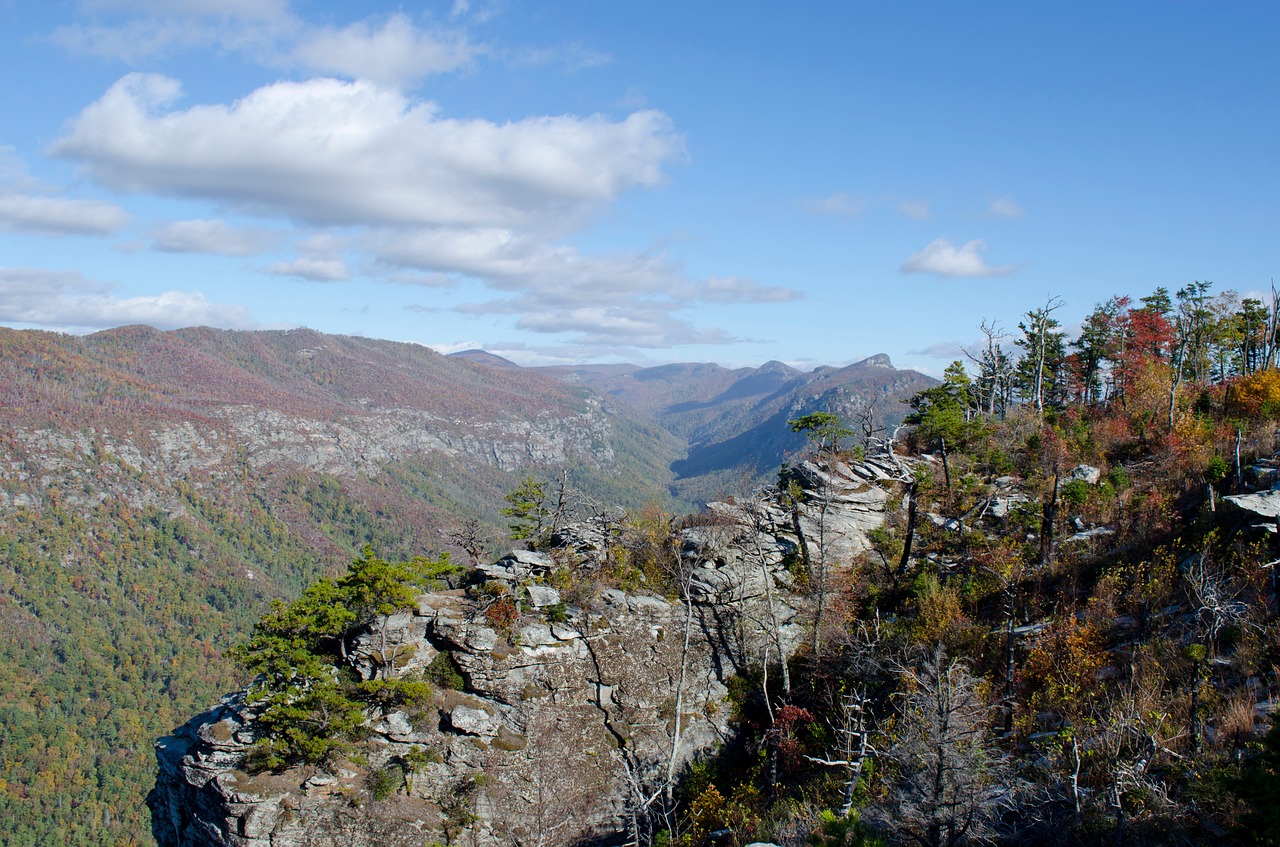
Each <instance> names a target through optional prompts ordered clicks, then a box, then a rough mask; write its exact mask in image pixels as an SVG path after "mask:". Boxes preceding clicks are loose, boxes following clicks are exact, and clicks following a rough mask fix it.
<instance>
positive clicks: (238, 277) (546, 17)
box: [0, 0, 1280, 373]
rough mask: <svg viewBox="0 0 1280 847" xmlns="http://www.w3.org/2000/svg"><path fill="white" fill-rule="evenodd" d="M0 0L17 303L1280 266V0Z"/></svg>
mask: <svg viewBox="0 0 1280 847" xmlns="http://www.w3.org/2000/svg"><path fill="white" fill-rule="evenodd" d="M1219 9H1221V10H1225V11H1219V10H1214V9H1212V8H1210V4H1195V3H1190V2H1169V3H1160V4H1154V3H1149V4H1148V3H1130V4H1116V3H1091V2H1081V3H1073V4H1040V3H1014V2H1008V3H980V2H979V3H965V4H958V3H894V4H888V3H880V4H872V3H834V2H828V3H809V4H790V5H786V6H784V5H783V4H777V3H760V2H741V0H740V2H732V3H731V2H703V3H674V2H665V1H663V0H651V2H647V3H643V4H621V3H600V2H588V1H587V0H581V1H580V2H570V0H548V2H532V1H531V0H530V2H514V0H508V1H507V2H502V0H499V1H498V2H488V1H487V0H470V2H466V0H444V1H443V2H438V3H420V4H389V3H379V2H363V3H349V2H348V3H338V2H305V0H296V1H295V0H67V2H57V0H50V1H49V2H34V0H0V72H3V74H4V79H5V82H6V86H5V90H6V94H5V98H4V100H3V102H2V105H0V323H2V324H5V325H8V326H15V327H33V328H43V329H52V330H58V331H67V332H89V331H94V330H97V329H101V328H105V327H109V326H115V325H120V324H128V323H150V324H153V325H156V326H160V327H163V328H169V327H176V326H184V325H191V324H209V325H214V326H222V327H230V328H241V329H252V328H279V327H292V326H309V327H312V328H315V329H318V330H322V331H324V332H336V333H349V334H358V335H367V336H371V337H378V338H389V339H393V340H398V341H412V342H418V343H423V344H429V345H431V346H433V347H436V348H437V349H440V350H442V351H446V352H447V351H452V350H456V349H463V348H466V347H484V348H486V349H489V350H492V351H494V352H497V353H500V354H502V355H505V356H508V357H510V358H512V359H514V360H516V361H518V362H521V363H524V364H543V363H558V362H565V361H634V362H637V363H659V362H666V361H716V362H720V363H723V364H728V365H740V364H759V363H762V362H764V361H766V360H769V359H780V360H782V361H786V362H789V363H791V364H795V365H797V366H800V367H811V366H813V365H817V364H842V363H846V362H850V361H854V360H857V359H860V358H863V357H865V356H868V355H871V354H874V353H879V352H886V353H888V354H889V355H890V356H891V357H892V358H893V360H894V362H895V363H896V364H898V365H899V366H900V367H901V366H912V367H917V368H920V369H922V370H926V371H929V372H932V373H939V372H940V371H941V370H942V368H944V367H945V366H946V364H947V363H948V362H949V361H950V360H951V359H952V358H955V357H956V355H957V352H958V347H959V345H962V344H969V343H972V342H974V341H975V340H976V339H977V338H978V337H979V333H978V329H977V327H978V325H979V323H980V322H982V321H983V320H984V319H985V320H995V321H998V322H1000V323H1001V324H1002V325H1003V326H1004V327H1005V328H1008V329H1010V330H1016V324H1017V322H1018V319H1019V316H1020V315H1021V314H1022V313H1023V312H1025V311H1026V310H1028V309H1031V308H1034V307H1036V306H1038V305H1041V304H1043V303H1044V302H1045V301H1046V299H1047V298H1048V297H1049V296H1050V295H1056V296H1059V297H1061V298H1062V299H1063V300H1064V301H1065V303H1066V307H1065V308H1064V309H1063V310H1062V312H1061V313H1060V315H1061V317H1062V318H1063V320H1064V323H1067V324H1070V323H1072V322H1074V321H1077V320H1079V318H1080V317H1082V316H1083V315H1084V314H1085V313H1086V312H1087V311H1088V310H1089V309H1090V308H1091V307H1092V305H1093V304H1094V303H1096V302H1099V301H1101V300H1105V299H1107V298H1108V297H1110V296H1111V295H1112V294H1116V293H1128V294H1132V295H1134V296H1142V295H1144V294H1147V293H1149V292H1151V291H1152V290H1154V289H1155V288H1156V287H1157V286H1162V285H1163V286H1166V287H1168V288H1170V289H1176V288H1178V287H1180V286H1182V285H1185V284H1186V283H1188V282H1191V281H1192V280H1197V279H1200V280H1211V281H1213V282H1214V284H1215V290H1218V291H1221V290H1225V289H1234V290H1236V291H1239V292H1241V293H1249V292H1259V291H1263V290H1267V289H1269V287H1270V284H1271V279H1272V277H1273V276H1274V275H1275V274H1276V272H1277V270H1280V237H1278V236H1280V232H1278V231H1277V230H1278V229H1280V169H1278V165H1277V162H1278V157H1277V155H1276V150H1277V145H1278V144H1280V115H1278V111H1280V71H1277V69H1276V67H1275V60H1274V46H1275V43H1276V41H1277V36H1280V7H1277V6H1276V5H1275V4H1269V3H1266V4H1264V3H1252V4H1251V3H1238V4H1231V5H1226V6H1221V7H1219Z"/></svg>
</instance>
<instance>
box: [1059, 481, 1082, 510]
mask: <svg viewBox="0 0 1280 847" xmlns="http://www.w3.org/2000/svg"><path fill="white" fill-rule="evenodd" d="M1088 499H1089V483H1087V482H1085V481H1084V480H1083V479H1073V480H1071V481H1070V482H1068V483H1067V484H1066V485H1064V486H1062V501H1063V502H1064V503H1069V504H1071V505H1072V506H1076V507H1077V508H1078V507H1080V506H1083V505H1084V504H1085V502H1086V501H1087V500H1088Z"/></svg>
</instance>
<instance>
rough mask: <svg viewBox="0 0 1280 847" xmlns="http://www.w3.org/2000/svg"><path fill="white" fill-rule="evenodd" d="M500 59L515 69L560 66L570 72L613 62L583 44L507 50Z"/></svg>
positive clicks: (609, 56) (606, 55)
mask: <svg viewBox="0 0 1280 847" xmlns="http://www.w3.org/2000/svg"><path fill="white" fill-rule="evenodd" d="M502 58H503V59H504V60H505V61H506V63H507V64H508V65H510V66H511V67H515V68H541V67H547V66H551V65H560V66H562V67H564V68H566V69H568V70H570V71H581V70H586V69H587V68H598V67H602V66H604V65H607V64H609V63H610V62H612V61H613V56H611V55H609V54H608V53H603V52H601V51H599V50H593V49H591V48H590V47H587V46H585V45H583V44H577V43H574V44H564V45H560V46H558V47H525V48H522V49H519V50H509V51H507V52H506V53H505V54H503V56H502Z"/></svg>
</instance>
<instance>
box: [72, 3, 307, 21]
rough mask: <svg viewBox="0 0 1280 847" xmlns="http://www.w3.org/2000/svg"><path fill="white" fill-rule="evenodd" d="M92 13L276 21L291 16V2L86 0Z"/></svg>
mask: <svg viewBox="0 0 1280 847" xmlns="http://www.w3.org/2000/svg"><path fill="white" fill-rule="evenodd" d="M80 5H81V6H82V7H83V8H84V9H85V10H86V11H89V12H117V13H130V14H138V15H166V16H174V17H235V18H242V19H244V20H258V21H262V20H275V19H278V18H282V17H284V16H286V15H287V14H288V13H289V3H288V0H82V2H81V4H80Z"/></svg>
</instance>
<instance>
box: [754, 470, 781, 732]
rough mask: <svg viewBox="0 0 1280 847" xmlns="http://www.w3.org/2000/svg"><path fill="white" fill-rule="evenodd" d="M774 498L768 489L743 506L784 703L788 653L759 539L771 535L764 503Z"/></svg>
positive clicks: (766, 661) (765, 672) (766, 668)
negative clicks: (757, 568) (763, 596)
mask: <svg viewBox="0 0 1280 847" xmlns="http://www.w3.org/2000/svg"><path fill="white" fill-rule="evenodd" d="M774 499H776V492H775V491H773V490H771V489H757V490H756V491H754V492H752V495H751V499H750V500H749V501H748V503H747V504H746V506H745V507H744V513H745V515H746V517H747V521H748V526H747V527H746V528H745V529H746V536H747V539H748V541H747V543H748V544H749V545H750V548H751V552H752V553H753V554H754V556H755V559H756V561H757V563H758V564H759V567H760V580H761V581H762V582H763V583H764V590H765V611H766V614H767V615H768V618H769V619H768V622H767V623H768V633H769V634H768V639H769V643H770V646H772V647H773V648H774V649H776V650H777V651H778V662H779V665H780V666H781V669H782V696H783V702H786V703H790V702H791V669H790V667H789V666H788V663H787V651H786V648H785V647H784V646H783V644H782V622H781V620H780V619H779V616H778V603H777V600H776V598H775V597H774V591H773V589H774V585H773V574H772V572H770V570H769V561H768V557H767V555H766V551H765V549H764V545H763V544H762V543H761V540H760V539H761V538H762V537H766V536H768V535H770V534H771V530H773V529H774V527H773V526H772V521H771V520H770V519H769V517H768V510H767V509H766V508H765V504H766V503H768V502H770V501H771V500H774ZM768 654H769V649H768V648H767V647H766V649H765V657H764V668H763V677H764V684H765V685H766V686H767V685H768V680H769V659H768ZM765 705H766V707H767V708H768V710H769V717H770V720H772V718H773V707H772V706H771V705H770V704H769V698H768V696H767V693H766V696H765Z"/></svg>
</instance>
